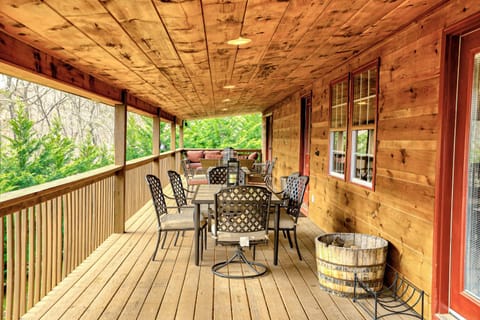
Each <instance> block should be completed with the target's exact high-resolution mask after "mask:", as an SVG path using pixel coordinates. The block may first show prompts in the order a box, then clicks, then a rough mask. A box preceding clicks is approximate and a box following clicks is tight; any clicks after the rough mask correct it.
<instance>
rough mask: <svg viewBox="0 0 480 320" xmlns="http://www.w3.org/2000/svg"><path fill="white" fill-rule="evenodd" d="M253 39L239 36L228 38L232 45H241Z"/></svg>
mask: <svg viewBox="0 0 480 320" xmlns="http://www.w3.org/2000/svg"><path fill="white" fill-rule="evenodd" d="M251 41H252V39H248V38H242V37H238V38H237V39H233V40H228V41H227V43H228V44H231V45H232V46H241V45H242V44H247V43H250V42H251Z"/></svg>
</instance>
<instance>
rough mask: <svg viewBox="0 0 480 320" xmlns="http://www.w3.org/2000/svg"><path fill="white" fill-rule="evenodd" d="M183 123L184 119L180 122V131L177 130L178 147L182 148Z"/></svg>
mask: <svg viewBox="0 0 480 320" xmlns="http://www.w3.org/2000/svg"><path fill="white" fill-rule="evenodd" d="M184 123H185V121H182V122H181V124H180V131H179V133H178V134H179V137H178V148H179V149H183V134H184V132H183V129H184Z"/></svg>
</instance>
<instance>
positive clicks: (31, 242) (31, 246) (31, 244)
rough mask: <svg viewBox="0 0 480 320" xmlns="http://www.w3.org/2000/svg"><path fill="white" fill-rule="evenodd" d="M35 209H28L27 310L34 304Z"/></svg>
mask: <svg viewBox="0 0 480 320" xmlns="http://www.w3.org/2000/svg"><path fill="white" fill-rule="evenodd" d="M34 270H35V208H29V209H28V271H27V276H28V293H27V294H28V297H27V309H30V308H31V307H33V304H34V292H35V290H34V288H35V282H34V280H35V276H34V274H35V271H34Z"/></svg>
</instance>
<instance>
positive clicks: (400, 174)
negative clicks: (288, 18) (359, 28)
mask: <svg viewBox="0 0 480 320" xmlns="http://www.w3.org/2000/svg"><path fill="white" fill-rule="evenodd" d="M479 11H480V4H479V3H478V1H452V2H449V3H447V4H444V5H443V6H441V7H439V8H437V9H436V10H435V11H433V12H431V13H430V14H428V15H426V16H425V17H423V18H422V19H420V20H418V21H416V22H414V23H412V24H411V25H409V26H407V27H405V28H404V29H403V30H401V31H400V32H398V33H396V34H394V35H392V36H391V37H390V38H388V39H387V40H386V41H383V42H381V43H378V44H377V45H376V46H374V47H372V48H370V49H368V50H366V51H364V52H362V53H361V54H360V55H358V56H356V57H355V58H353V59H350V60H349V61H348V62H347V63H345V64H343V65H340V66H338V67H337V68H335V69H333V70H332V72H330V73H329V74H327V75H326V76H325V77H324V78H322V79H320V80H318V81H316V82H315V83H313V112H312V113H313V114H312V135H311V150H310V155H311V157H310V178H311V180H310V204H309V217H310V218H311V219H312V220H313V221H314V222H315V223H316V224H317V225H318V226H319V227H320V228H322V229H323V230H324V231H326V232H360V233H368V234H373V235H378V236H381V237H383V238H385V239H387V240H388V241H389V243H390V245H389V253H388V260H387V263H388V265H389V267H391V268H393V269H395V270H397V271H399V272H400V273H401V274H403V275H404V276H405V277H407V278H408V279H409V280H411V281H412V282H413V283H414V284H416V285H417V286H418V287H420V288H422V289H423V290H425V292H426V294H427V297H426V305H425V310H426V312H427V316H426V319H429V318H430V311H431V310H430V309H431V300H430V297H431V292H432V256H433V231H434V223H433V222H434V205H435V197H434V195H435V174H436V165H435V164H436V148H437V144H438V141H437V140H438V137H439V135H438V133H439V130H440V129H439V125H440V122H439V120H440V119H439V118H438V111H439V110H438V108H439V95H440V91H441V90H442V89H441V88H440V65H441V60H442V58H441V51H442V41H443V30H444V29H445V28H447V27H449V26H451V25H453V24H455V23H457V22H459V21H461V20H463V19H465V18H467V17H469V16H471V15H472V14H474V13H478V12H479ZM378 57H379V58H380V59H381V63H380V92H379V106H378V120H377V123H378V127H377V151H376V183H375V191H371V190H368V189H366V188H363V187H360V186H357V185H354V184H352V183H349V182H348V183H347V182H344V181H342V180H339V179H336V178H333V177H331V176H329V175H328V136H329V122H328V109H329V99H330V97H329V84H330V82H331V81H332V80H335V79H338V78H340V77H342V76H346V75H347V73H348V72H350V71H352V70H354V69H356V68H358V67H361V66H362V65H365V64H366V63H369V62H372V61H374V60H375V59H377V58H378ZM299 105H300V94H299V93H296V94H294V95H292V96H291V97H290V98H288V99H286V100H284V101H283V102H282V103H280V104H278V105H276V106H274V109H273V114H274V117H273V120H274V124H273V126H274V134H273V156H274V157H278V159H279V160H278V163H279V165H278V166H277V171H275V174H276V175H277V177H278V174H280V175H287V174H288V173H290V172H292V171H296V170H298V169H297V168H298V149H299V148H298V145H299V124H298V122H299V121H298V120H299V118H300V107H299ZM312 195H313V196H314V199H315V202H312V201H311V200H312Z"/></svg>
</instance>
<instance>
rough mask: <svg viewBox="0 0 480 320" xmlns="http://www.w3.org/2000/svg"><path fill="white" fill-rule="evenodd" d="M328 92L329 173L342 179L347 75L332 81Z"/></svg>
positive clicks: (345, 131) (345, 142)
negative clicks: (334, 81)
mask: <svg viewBox="0 0 480 320" xmlns="http://www.w3.org/2000/svg"><path fill="white" fill-rule="evenodd" d="M330 93H331V94H330V167H329V173H330V174H331V175H333V176H336V177H338V178H342V179H344V178H345V162H346V161H345V160H346V151H347V111H348V77H347V78H344V79H341V80H340V81H338V82H336V83H333V84H332V85H331V87H330Z"/></svg>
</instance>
